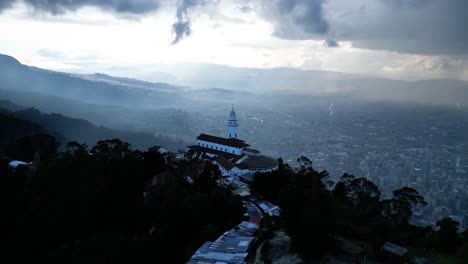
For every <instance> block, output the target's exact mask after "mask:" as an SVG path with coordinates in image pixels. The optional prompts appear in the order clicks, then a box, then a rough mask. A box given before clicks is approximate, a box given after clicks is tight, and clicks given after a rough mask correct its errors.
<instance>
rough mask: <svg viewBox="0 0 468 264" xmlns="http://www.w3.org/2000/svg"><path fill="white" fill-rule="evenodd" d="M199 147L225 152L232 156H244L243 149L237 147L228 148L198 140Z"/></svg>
mask: <svg viewBox="0 0 468 264" xmlns="http://www.w3.org/2000/svg"><path fill="white" fill-rule="evenodd" d="M197 145H198V146H200V147H205V148H210V149H214V150H219V151H223V152H227V153H231V154H235V155H241V154H242V149H240V148H235V147H231V146H226V145H222V144H218V143H213V142H208V141H204V140H199V139H198V140H197Z"/></svg>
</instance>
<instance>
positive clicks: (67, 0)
mask: <svg viewBox="0 0 468 264" xmlns="http://www.w3.org/2000/svg"><path fill="white" fill-rule="evenodd" d="M16 2H24V3H26V4H28V5H30V6H32V7H33V8H34V9H35V10H37V11H41V12H47V13H50V14H53V15H57V14H62V13H64V12H66V11H75V10H77V9H79V8H82V7H84V6H95V7H98V8H102V9H104V10H109V11H113V12H118V13H130V14H144V13H149V12H152V11H155V10H156V9H158V7H159V0H0V11H1V10H2V9H5V8H9V7H11V5H12V4H13V3H16Z"/></svg>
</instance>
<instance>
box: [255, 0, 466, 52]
mask: <svg viewBox="0 0 468 264" xmlns="http://www.w3.org/2000/svg"><path fill="white" fill-rule="evenodd" d="M261 1H262V10H261V13H262V16H263V17H265V18H266V19H267V20H269V21H271V22H272V23H273V25H274V26H275V35H276V36H278V37H280V38H284V39H314V40H327V39H333V40H337V41H351V42H352V45H353V46H355V47H360V48H366V49H380V50H392V51H397V52H402V53H416V54H468V44H467V43H468V30H466V28H465V27H466V25H468V16H467V12H468V1H467V0H450V1H441V0H355V1H341V0H327V1H322V0H289V1H288V0H261Z"/></svg>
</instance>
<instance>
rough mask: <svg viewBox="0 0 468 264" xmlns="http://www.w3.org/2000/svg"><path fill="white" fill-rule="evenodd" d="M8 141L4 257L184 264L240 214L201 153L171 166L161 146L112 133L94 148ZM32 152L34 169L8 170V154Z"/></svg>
mask: <svg viewBox="0 0 468 264" xmlns="http://www.w3.org/2000/svg"><path fill="white" fill-rule="evenodd" d="M8 146H11V147H9V148H8V149H11V151H10V150H9V151H7V153H8V155H9V157H8V159H3V160H2V162H1V163H0V176H1V179H0V180H1V181H2V184H1V190H2V191H3V192H2V193H1V196H0V198H1V200H0V210H1V211H2V217H1V220H0V221H1V222H0V228H1V233H2V239H1V245H0V261H1V262H2V263H143V262H144V263H150V262H152V263H184V262H186V261H187V260H188V259H189V258H190V256H191V255H192V254H193V252H194V251H195V250H196V249H197V248H198V247H199V246H200V245H201V244H202V243H203V242H204V241H206V240H213V239H215V238H216V237H218V236H219V235H221V234H222V233H223V232H224V231H225V230H227V229H228V228H232V227H233V226H234V225H235V224H237V223H239V222H240V220H241V217H242V215H243V213H244V208H243V207H242V201H241V199H240V197H238V196H233V195H232V193H231V192H230V191H229V190H227V189H224V188H221V187H218V185H217V184H216V180H217V178H218V177H219V176H220V172H219V170H218V168H217V167H216V166H214V165H212V164H211V163H205V162H203V161H201V160H197V159H187V160H183V161H181V162H173V164H172V165H173V166H169V165H167V164H166V161H165V157H164V156H162V155H161V154H159V153H158V152H155V151H146V152H141V151H135V150H131V149H130V145H129V144H128V143H126V142H122V141H121V140H119V139H112V140H102V141H99V142H98V143H97V144H96V145H95V146H94V147H92V148H91V150H89V149H88V148H87V146H86V145H85V144H80V143H78V142H69V143H68V144H67V146H66V152H62V153H59V152H58V151H57V147H58V143H57V142H56V141H55V139H54V138H53V137H52V136H48V135H33V136H27V137H23V138H20V139H18V140H17V141H15V142H13V143H10V144H8ZM35 153H40V157H41V162H40V164H39V165H38V166H37V168H36V170H35V171H22V170H19V168H18V169H17V170H16V171H12V170H9V169H8V160H10V159H13V158H24V159H25V160H26V161H29V160H32V158H33V156H34V154H35ZM10 155H11V156H10ZM36 156H37V155H36ZM23 172H24V173H23ZM162 174H165V175H168V177H166V178H164V180H163V181H160V182H158V183H157V184H152V183H153V181H152V180H153V179H154V177H156V178H157V177H160V175H162ZM189 177H190V179H191V180H187V179H189Z"/></svg>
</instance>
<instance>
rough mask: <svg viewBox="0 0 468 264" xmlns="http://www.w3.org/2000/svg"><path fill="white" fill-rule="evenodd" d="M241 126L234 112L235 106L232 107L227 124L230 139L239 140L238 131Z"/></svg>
mask: <svg viewBox="0 0 468 264" xmlns="http://www.w3.org/2000/svg"><path fill="white" fill-rule="evenodd" d="M238 127H239V124H238V123H237V117H236V112H235V111H234V105H232V106H231V113H229V118H228V123H227V134H228V138H237V130H238Z"/></svg>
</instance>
